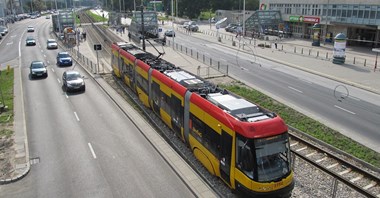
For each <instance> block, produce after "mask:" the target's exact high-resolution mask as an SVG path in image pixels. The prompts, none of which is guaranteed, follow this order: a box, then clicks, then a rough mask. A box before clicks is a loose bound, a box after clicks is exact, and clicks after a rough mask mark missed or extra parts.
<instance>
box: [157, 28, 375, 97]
mask: <svg viewBox="0 0 380 198" xmlns="http://www.w3.org/2000/svg"><path fill="white" fill-rule="evenodd" d="M164 28H165V29H171V28H172V27H171V24H167V25H164ZM175 29H176V31H177V32H183V33H185V31H184V30H183V28H180V27H176V26H175ZM190 36H192V37H197V38H199V39H203V40H205V41H208V42H214V43H217V44H219V45H222V46H225V47H229V48H233V49H236V50H238V49H239V44H238V42H239V41H238V40H237V39H236V38H235V36H234V35H233V34H230V35H227V34H226V33H224V34H222V36H221V41H220V42H218V41H217V37H216V31H215V32H214V31H210V27H209V26H200V31H199V32H197V33H192V34H191V35H190ZM233 41H235V42H237V43H236V46H233V45H232V42H233ZM271 42H273V37H272V40H268V41H266V40H251V39H246V40H245V45H246V46H248V47H246V48H245V49H243V48H240V49H239V50H243V51H245V52H246V53H249V54H252V51H251V50H250V49H249V48H251V49H254V55H256V56H258V57H261V58H265V59H268V60H271V61H275V62H278V63H281V64H285V65H287V66H290V67H294V68H297V69H300V70H303V71H307V72H309V73H313V74H316V75H319V76H323V77H326V78H329V79H332V80H336V81H338V82H342V83H345V84H349V85H352V86H355V87H358V88H361V89H365V90H367V91H370V92H373V93H376V94H380V80H379V79H380V69H379V67H377V69H376V71H375V72H374V61H375V58H376V55H375V53H374V52H368V49H367V50H365V48H354V47H351V48H348V50H347V53H346V54H347V59H346V63H345V64H343V65H337V64H333V63H332V61H331V59H330V58H328V59H326V58H325V54H326V53H328V54H329V56H331V55H332V48H333V46H332V45H326V46H322V47H318V48H317V47H314V48H312V47H311V43H310V41H307V40H295V39H284V40H282V41H281V42H280V43H279V44H278V48H277V49H274V48H262V47H258V46H257V45H258V44H260V43H262V44H267V45H270V44H272V43H271ZM241 43H243V41H241ZM241 45H242V44H241ZM282 45H283V48H284V49H285V48H287V49H293V48H294V47H297V48H299V49H302V47H304V46H310V48H307V49H306V48H304V53H303V54H301V53H300V52H297V53H294V52H293V51H285V50H281V48H282ZM308 49H314V50H315V49H318V51H319V55H320V56H319V57H316V56H312V55H311V56H309V55H308ZM306 52H307V53H306ZM352 56H355V57H356V60H357V61H358V60H360V59H361V60H367V65H366V66H364V65H360V64H358V63H357V62H356V64H353V63H351V62H350V59H349V57H352ZM370 61H372V66H370Z"/></svg>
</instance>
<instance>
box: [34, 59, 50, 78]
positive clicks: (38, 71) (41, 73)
mask: <svg viewBox="0 0 380 198" xmlns="http://www.w3.org/2000/svg"><path fill="white" fill-rule="evenodd" d="M30 77H31V78H34V77H45V78H47V77H48V71H47V69H46V65H45V63H44V62H42V61H33V62H32V63H31V64H30Z"/></svg>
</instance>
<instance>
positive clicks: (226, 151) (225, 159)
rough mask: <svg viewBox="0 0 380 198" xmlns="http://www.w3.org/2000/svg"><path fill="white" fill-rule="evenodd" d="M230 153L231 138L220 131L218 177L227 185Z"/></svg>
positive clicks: (228, 181) (229, 182)
mask: <svg viewBox="0 0 380 198" xmlns="http://www.w3.org/2000/svg"><path fill="white" fill-rule="evenodd" d="M231 152H232V137H231V136H230V135H229V134H228V133H226V132H225V131H222V137H221V138H220V159H219V160H220V166H219V167H220V175H221V176H222V179H223V180H224V181H226V182H227V183H228V184H231V181H230V174H231V172H230V171H231Z"/></svg>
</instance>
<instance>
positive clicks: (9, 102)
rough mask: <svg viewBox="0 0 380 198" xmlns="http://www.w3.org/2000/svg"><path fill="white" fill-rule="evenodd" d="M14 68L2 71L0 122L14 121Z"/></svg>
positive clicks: (0, 76)
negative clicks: (0, 110)
mask: <svg viewBox="0 0 380 198" xmlns="http://www.w3.org/2000/svg"><path fill="white" fill-rule="evenodd" d="M13 71H14V70H13V68H9V70H8V69H5V70H2V71H0V72H1V73H0V105H1V106H2V107H4V109H3V111H2V112H1V114H0V123H1V124H5V123H13V95H14V94H13V78H14V76H13Z"/></svg>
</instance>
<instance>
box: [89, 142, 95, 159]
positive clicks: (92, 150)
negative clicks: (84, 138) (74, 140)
mask: <svg viewBox="0 0 380 198" xmlns="http://www.w3.org/2000/svg"><path fill="white" fill-rule="evenodd" d="M88 147H90V150H91V153H92V157H94V159H96V155H95V152H94V149H92V146H91V143H90V142H89V143H88Z"/></svg>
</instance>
